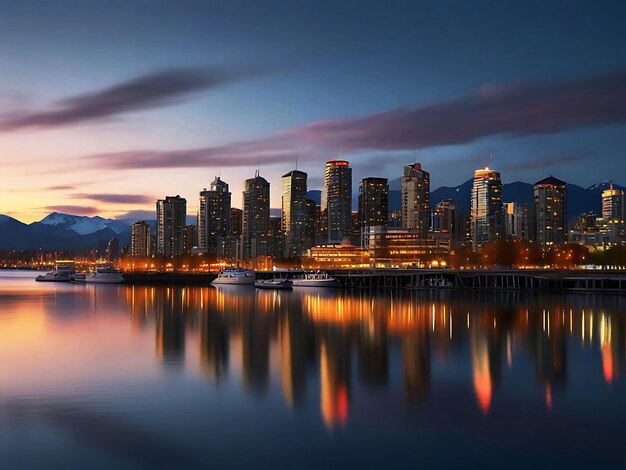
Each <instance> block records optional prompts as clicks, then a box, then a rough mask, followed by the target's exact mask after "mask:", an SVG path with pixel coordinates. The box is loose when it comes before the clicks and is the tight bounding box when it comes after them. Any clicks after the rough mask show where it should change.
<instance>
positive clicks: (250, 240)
mask: <svg viewBox="0 0 626 470" xmlns="http://www.w3.org/2000/svg"><path fill="white" fill-rule="evenodd" d="M269 226H270V184H269V183H268V182H267V180H266V179H265V178H263V177H262V176H259V172H258V170H257V172H256V174H255V175H254V178H250V179H247V180H246V182H245V186H244V191H243V222H242V238H243V257H244V258H246V259H248V258H256V257H257V256H267V255H268V240H267V234H268V232H269Z"/></svg>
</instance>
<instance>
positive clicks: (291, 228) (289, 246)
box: [282, 170, 308, 258]
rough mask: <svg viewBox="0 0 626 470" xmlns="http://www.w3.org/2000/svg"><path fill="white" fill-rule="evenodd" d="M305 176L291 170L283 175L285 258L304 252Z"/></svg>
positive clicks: (294, 256)
mask: <svg viewBox="0 0 626 470" xmlns="http://www.w3.org/2000/svg"><path fill="white" fill-rule="evenodd" d="M306 180H307V174H306V173H305V172H304V171H299V170H293V171H290V172H289V173H287V174H285V175H283V195H282V232H283V240H284V242H283V250H284V257H285V258H298V257H300V256H302V254H303V253H304V251H305V250H306V248H308V247H306V246H305V244H306V241H305V240H306V237H305V234H306V229H307V227H306V226H307V212H308V209H307V203H306V200H307V197H306V191H307V188H306Z"/></svg>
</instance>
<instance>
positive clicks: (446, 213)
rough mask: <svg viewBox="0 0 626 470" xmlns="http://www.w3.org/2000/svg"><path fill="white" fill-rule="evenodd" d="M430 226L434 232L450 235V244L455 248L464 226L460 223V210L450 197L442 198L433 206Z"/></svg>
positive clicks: (461, 236) (459, 241)
mask: <svg viewBox="0 0 626 470" xmlns="http://www.w3.org/2000/svg"><path fill="white" fill-rule="evenodd" d="M431 228H432V231H433V232H434V233H447V234H449V235H450V244H451V246H452V248H456V247H457V246H458V245H459V244H460V243H461V239H462V238H463V233H464V232H465V227H464V226H463V225H462V224H461V210H460V209H459V206H458V205H457V203H456V202H454V201H453V200H452V199H444V200H443V201H440V202H438V203H437V205H436V206H435V209H434V210H433V213H432V223H431Z"/></svg>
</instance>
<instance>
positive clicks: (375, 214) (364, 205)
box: [358, 178, 389, 227]
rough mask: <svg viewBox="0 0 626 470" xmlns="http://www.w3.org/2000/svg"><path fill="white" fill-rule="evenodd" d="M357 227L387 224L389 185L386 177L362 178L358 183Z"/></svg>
mask: <svg viewBox="0 0 626 470" xmlns="http://www.w3.org/2000/svg"><path fill="white" fill-rule="evenodd" d="M358 211H359V227H375V226H378V225H387V221H388V220H389V185H388V182H387V178H363V179H362V180H361V183H360V184H359V208H358Z"/></svg>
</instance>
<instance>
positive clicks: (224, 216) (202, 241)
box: [198, 176, 231, 257]
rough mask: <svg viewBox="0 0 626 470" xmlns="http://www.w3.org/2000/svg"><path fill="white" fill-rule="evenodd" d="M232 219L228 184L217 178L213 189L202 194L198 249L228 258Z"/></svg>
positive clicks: (212, 186)
mask: <svg viewBox="0 0 626 470" xmlns="http://www.w3.org/2000/svg"><path fill="white" fill-rule="evenodd" d="M230 217H231V214H230V192H229V191H228V184H226V183H225V182H224V181H222V180H221V179H220V178H219V176H216V177H215V179H214V180H213V182H212V183H211V189H210V190H209V191H207V190H206V189H205V190H204V191H202V192H200V205H199V208H198V248H199V249H200V250H201V251H203V252H204V253H209V254H211V255H216V256H218V257H225V256H227V254H228V241H229V237H230V230H231V229H230Z"/></svg>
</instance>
